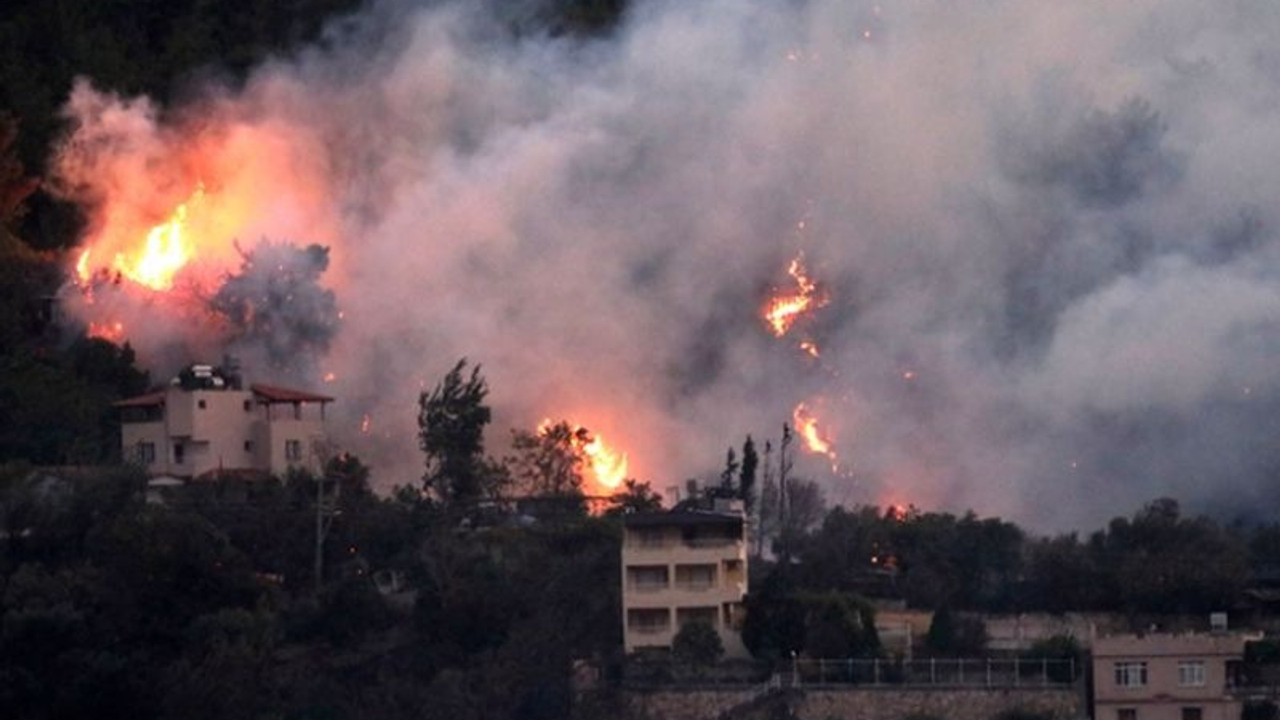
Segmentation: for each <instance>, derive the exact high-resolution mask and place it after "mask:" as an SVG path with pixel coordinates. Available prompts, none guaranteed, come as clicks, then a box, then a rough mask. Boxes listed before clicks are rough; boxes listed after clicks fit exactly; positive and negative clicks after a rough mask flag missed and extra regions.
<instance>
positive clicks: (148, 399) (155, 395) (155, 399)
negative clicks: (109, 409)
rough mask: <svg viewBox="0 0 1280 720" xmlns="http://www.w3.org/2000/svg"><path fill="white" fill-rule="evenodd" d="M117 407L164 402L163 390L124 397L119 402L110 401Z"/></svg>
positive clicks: (152, 405)
mask: <svg viewBox="0 0 1280 720" xmlns="http://www.w3.org/2000/svg"><path fill="white" fill-rule="evenodd" d="M111 404H112V405H113V406H115V407H118V408H125V407H154V406H157V405H163V404H164V391H163V390H157V391H155V392H149V393H147V394H146V395H138V396H137V397H131V398H125V399H124V400H121V401H119V402H114V403H111Z"/></svg>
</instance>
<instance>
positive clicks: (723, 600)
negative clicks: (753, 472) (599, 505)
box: [622, 508, 748, 658]
mask: <svg viewBox="0 0 1280 720" xmlns="http://www.w3.org/2000/svg"><path fill="white" fill-rule="evenodd" d="M624 526H625V533H624V536H623V541H622V623H623V636H624V642H625V645H626V651H627V652H628V653H631V652H636V651H642V650H647V649H661V650H669V649H670V648H671V644H672V641H673V640H674V639H675V636H676V633H678V632H679V631H680V628H681V627H682V626H683V625H685V624H686V623H688V622H693V621H702V622H706V623H707V624H709V625H711V627H713V628H715V630H716V632H717V633H718V634H719V635H720V641H721V643H722V644H723V645H724V649H725V657H727V658H745V657H748V653H747V650H746V648H745V647H744V646H743V644H742V635H741V629H742V620H743V617H744V613H743V607H742V600H743V598H744V597H745V596H746V592H747V537H746V523H745V522H744V518H743V514H742V512H741V510H740V509H736V508H735V509H729V510H727V511H724V512H710V511H701V510H673V511H671V512H661V513H639V514H635V515H628V516H627V517H626V519H625V522H624Z"/></svg>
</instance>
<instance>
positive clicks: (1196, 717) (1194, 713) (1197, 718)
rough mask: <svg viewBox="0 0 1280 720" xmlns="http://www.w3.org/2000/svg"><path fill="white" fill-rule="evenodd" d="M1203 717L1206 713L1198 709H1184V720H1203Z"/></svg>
mask: <svg viewBox="0 0 1280 720" xmlns="http://www.w3.org/2000/svg"><path fill="white" fill-rule="evenodd" d="M1203 717H1204V713H1203V712H1201V710H1200V708H1198V707H1184V708H1182V720H1201V718H1203Z"/></svg>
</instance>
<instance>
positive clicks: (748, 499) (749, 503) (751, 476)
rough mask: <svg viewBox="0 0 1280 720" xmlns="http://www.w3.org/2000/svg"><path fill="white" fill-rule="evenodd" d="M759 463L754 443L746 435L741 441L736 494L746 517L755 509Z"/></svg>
mask: <svg viewBox="0 0 1280 720" xmlns="http://www.w3.org/2000/svg"><path fill="white" fill-rule="evenodd" d="M759 463H760V458H759V456H757V455H756V444H755V443H754V442H752V441H751V436H750V435H748V436H747V440H746V442H744V443H742V465H741V467H740V468H739V469H738V494H739V495H741V496H742V507H743V509H744V510H746V513H747V517H751V513H752V511H754V510H755V501H756V498H755V493H756V466H757V465H759Z"/></svg>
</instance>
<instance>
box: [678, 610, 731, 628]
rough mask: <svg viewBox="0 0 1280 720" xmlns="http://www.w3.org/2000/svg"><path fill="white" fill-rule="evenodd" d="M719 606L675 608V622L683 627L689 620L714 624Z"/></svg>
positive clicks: (712, 625)
mask: <svg viewBox="0 0 1280 720" xmlns="http://www.w3.org/2000/svg"><path fill="white" fill-rule="evenodd" d="M719 615H720V611H719V608H716V607H715V606H712V607H682V608H676V624H677V625H679V626H680V627H684V626H685V625H688V624H689V623H691V622H700V623H706V624H708V625H710V626H711V627H715V626H716V618H717V617H719Z"/></svg>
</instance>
